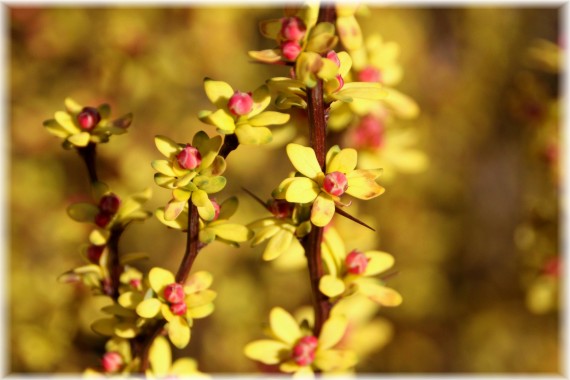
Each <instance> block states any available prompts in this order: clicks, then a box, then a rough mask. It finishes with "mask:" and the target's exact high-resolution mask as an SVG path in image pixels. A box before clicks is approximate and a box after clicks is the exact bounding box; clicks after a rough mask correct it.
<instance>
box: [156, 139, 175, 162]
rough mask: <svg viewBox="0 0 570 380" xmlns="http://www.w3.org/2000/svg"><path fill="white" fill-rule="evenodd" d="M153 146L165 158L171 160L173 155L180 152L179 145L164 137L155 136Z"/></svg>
mask: <svg viewBox="0 0 570 380" xmlns="http://www.w3.org/2000/svg"><path fill="white" fill-rule="evenodd" d="M154 145H156V148H157V149H158V151H159V152H160V153H162V154H163V155H164V156H165V157H166V158H168V159H171V158H172V156H173V155H175V154H177V153H178V152H179V151H180V149H181V148H180V145H178V144H177V143H176V142H174V141H173V140H171V139H169V138H168V137H166V136H156V137H155V138H154Z"/></svg>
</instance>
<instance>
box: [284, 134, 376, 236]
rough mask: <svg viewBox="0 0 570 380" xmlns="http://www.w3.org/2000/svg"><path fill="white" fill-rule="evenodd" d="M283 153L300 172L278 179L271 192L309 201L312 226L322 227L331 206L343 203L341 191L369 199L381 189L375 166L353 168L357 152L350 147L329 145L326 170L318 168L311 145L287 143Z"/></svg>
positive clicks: (304, 201)
mask: <svg viewBox="0 0 570 380" xmlns="http://www.w3.org/2000/svg"><path fill="white" fill-rule="evenodd" d="M287 155H288V156H289V159H290V160H291V163H292V164H293V166H294V167H295V169H297V171H298V172H299V173H300V175H299V176H296V177H292V178H287V179H285V180H284V181H282V182H281V184H280V185H279V186H278V187H277V189H275V190H274V191H273V196H274V197H275V198H276V199H286V200H287V201H288V202H292V203H312V206H311V222H312V223H313V224H314V225H315V226H318V227H324V226H326V225H327V224H328V223H329V222H330V221H331V219H332V217H333V215H334V213H335V207H336V206H339V207H340V206H343V205H344V204H343V203H342V202H341V199H340V197H341V196H342V195H343V194H344V193H346V194H349V195H351V196H353V197H355V198H359V199H371V198H375V197H377V196H379V195H381V194H382V193H383V192H384V188H383V187H382V186H380V185H379V184H377V183H376V178H377V177H378V176H379V175H380V170H379V169H373V170H364V169H359V170H355V168H356V162H357V153H356V150H354V149H350V148H349V149H340V148H339V147H338V146H334V147H332V148H331V149H329V151H328V153H327V155H326V173H324V172H323V171H322V170H321V167H320V165H319V163H318V161H317V157H316V154H315V151H314V150H313V149H312V148H308V147H304V146H302V145H298V144H289V145H287ZM344 181H346V184H344ZM339 183H342V189H340V188H338V185H339ZM345 185H346V187H345Z"/></svg>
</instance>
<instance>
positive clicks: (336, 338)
mask: <svg viewBox="0 0 570 380" xmlns="http://www.w3.org/2000/svg"><path fill="white" fill-rule="evenodd" d="M347 326H348V319H347V318H346V317H344V316H341V315H332V316H331V317H330V318H329V319H327V320H326V321H325V323H324V324H323V329H322V330H321V334H320V335H319V347H318V349H319V350H326V349H327V348H331V347H333V346H334V345H336V344H337V343H338V342H340V340H341V339H342V337H343V336H344V333H345V331H346V328H347Z"/></svg>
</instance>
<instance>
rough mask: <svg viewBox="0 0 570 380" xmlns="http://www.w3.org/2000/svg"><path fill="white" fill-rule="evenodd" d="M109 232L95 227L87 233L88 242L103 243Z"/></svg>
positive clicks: (107, 238)
mask: <svg viewBox="0 0 570 380" xmlns="http://www.w3.org/2000/svg"><path fill="white" fill-rule="evenodd" d="M110 235H111V233H110V232H109V231H108V230H104V229H100V228H96V229H94V230H93V231H91V233H90V234H89V242H90V243H91V244H93V245H104V244H106V243H107V240H109V236H110Z"/></svg>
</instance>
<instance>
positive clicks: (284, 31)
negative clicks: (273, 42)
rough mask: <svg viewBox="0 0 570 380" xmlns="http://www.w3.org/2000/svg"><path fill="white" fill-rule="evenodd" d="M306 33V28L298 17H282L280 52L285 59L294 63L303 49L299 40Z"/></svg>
mask: <svg viewBox="0 0 570 380" xmlns="http://www.w3.org/2000/svg"><path fill="white" fill-rule="evenodd" d="M306 33H307V27H306V25H305V23H304V22H303V20H301V19H300V18H299V17H284V18H282V19H281V37H282V42H281V52H282V55H283V57H284V58H285V59H287V60H288V61H294V60H295V59H297V57H298V56H299V54H301V51H302V50H303V48H302V47H301V40H302V39H303V37H305V34H306Z"/></svg>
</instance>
